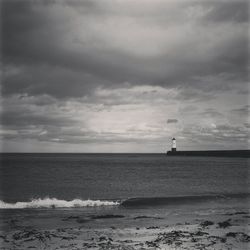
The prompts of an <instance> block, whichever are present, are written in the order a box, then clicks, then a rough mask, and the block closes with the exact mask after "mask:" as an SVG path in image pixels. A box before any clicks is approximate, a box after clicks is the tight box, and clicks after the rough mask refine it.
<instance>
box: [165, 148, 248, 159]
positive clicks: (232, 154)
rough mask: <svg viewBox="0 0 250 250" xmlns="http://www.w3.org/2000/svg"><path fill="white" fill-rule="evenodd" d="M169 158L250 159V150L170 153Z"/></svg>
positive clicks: (168, 153)
mask: <svg viewBox="0 0 250 250" xmlns="http://www.w3.org/2000/svg"><path fill="white" fill-rule="evenodd" d="M167 156H211V157H244V158H250V150H206V151H175V152H173V151H168V152H167Z"/></svg>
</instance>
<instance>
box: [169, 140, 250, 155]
mask: <svg viewBox="0 0 250 250" xmlns="http://www.w3.org/2000/svg"><path fill="white" fill-rule="evenodd" d="M167 156H207V157H210V156H211V157H243V158H250V150H247V149H246V150H204V151H203V150H198V151H177V147H176V139H175V138H173V139H172V149H171V151H167Z"/></svg>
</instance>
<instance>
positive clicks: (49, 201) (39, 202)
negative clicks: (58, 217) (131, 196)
mask: <svg viewBox="0 0 250 250" xmlns="http://www.w3.org/2000/svg"><path fill="white" fill-rule="evenodd" d="M119 204H120V203H119V202H117V201H102V200H81V199H74V200H71V201H66V200H58V199H56V198H44V199H41V198H39V199H32V200H31V201H27V202H21V201H19V202H16V203H6V202H4V201H1V200H0V209H24V208H74V207H75V208H76V207H100V206H117V205H119Z"/></svg>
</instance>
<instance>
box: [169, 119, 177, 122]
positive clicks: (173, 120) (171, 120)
mask: <svg viewBox="0 0 250 250" xmlns="http://www.w3.org/2000/svg"><path fill="white" fill-rule="evenodd" d="M177 122H178V120H177V119H168V120H167V123H177Z"/></svg>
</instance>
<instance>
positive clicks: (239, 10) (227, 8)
mask: <svg viewBox="0 0 250 250" xmlns="http://www.w3.org/2000/svg"><path fill="white" fill-rule="evenodd" d="M205 5H207V7H208V8H209V7H210V11H209V12H208V14H207V15H206V16H205V17H204V20H205V21H211V22H228V21H232V22H248V18H249V16H248V11H247V9H248V1H247V0H243V1H235V2H234V1H228V2H227V1H213V2H212V3H210V2H208V3H207V4H205Z"/></svg>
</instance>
